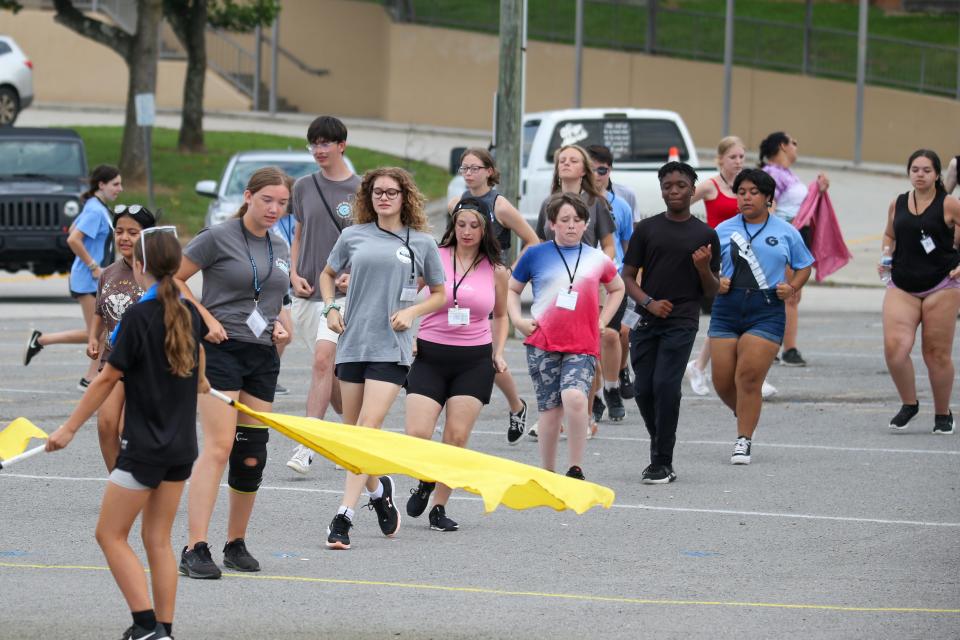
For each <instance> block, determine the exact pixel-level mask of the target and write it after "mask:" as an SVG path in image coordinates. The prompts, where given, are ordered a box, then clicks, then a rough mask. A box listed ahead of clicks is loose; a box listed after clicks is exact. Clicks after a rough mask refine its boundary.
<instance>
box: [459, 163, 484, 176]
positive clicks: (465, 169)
mask: <svg viewBox="0 0 960 640" xmlns="http://www.w3.org/2000/svg"><path fill="white" fill-rule="evenodd" d="M484 169H486V167H484V166H483V165H478V164H475V165H469V166H467V165H464V166H462V167H460V175H462V176H466V175H469V174H471V173H477V172H478V171H483V170H484Z"/></svg>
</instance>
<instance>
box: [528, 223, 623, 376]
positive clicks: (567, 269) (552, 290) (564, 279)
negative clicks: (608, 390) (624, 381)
mask: <svg viewBox="0 0 960 640" xmlns="http://www.w3.org/2000/svg"><path fill="white" fill-rule="evenodd" d="M558 249H559V251H558ZM581 249H582V253H580V251H581ZM561 254H562V255H563V258H561V257H560V256H561ZM578 254H579V255H580V263H579V265H578V264H577V255H578ZM564 262H566V266H564ZM574 269H576V273H575V274H574V280H573V291H574V292H576V293H577V306H576V308H575V309H573V310H570V309H564V308H561V307H558V306H557V296H558V295H559V294H560V293H561V292H566V291H568V290H569V289H570V275H569V273H574ZM616 276H617V267H616V266H615V265H614V264H613V261H612V260H611V259H610V258H608V257H607V256H606V255H605V254H604V253H603V252H602V251H600V250H599V249H595V248H593V247H590V246H587V245H585V244H580V245H577V246H575V247H561V246H559V245H557V244H556V243H555V242H553V241H550V242H544V243H542V244H538V245H535V246H533V247H530V248H529V249H527V251H526V252H525V253H524V254H523V256H521V257H520V261H519V262H518V263H517V266H516V268H514V270H513V279H514V280H516V281H517V282H521V283H523V284H526V283H527V282H533V306H532V307H531V312H532V314H533V317H534V319H535V320H536V321H537V328H536V330H535V331H534V332H533V333H532V334H530V336H529V337H528V338H527V339H526V340H525V341H524V344H528V345H530V346H533V347H537V348H538V349H543V350H544V351H556V352H559V353H581V354H586V355H592V356H595V357H600V349H599V347H600V327H599V321H600V284H601V283H603V284H606V283H608V282H610V281H611V280H613V279H614V278H615V277H616Z"/></svg>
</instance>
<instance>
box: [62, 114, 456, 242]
mask: <svg viewBox="0 0 960 640" xmlns="http://www.w3.org/2000/svg"><path fill="white" fill-rule="evenodd" d="M73 129H74V130H75V131H77V133H79V134H80V135H81V136H82V137H83V141H84V144H85V145H86V147H87V159H88V161H89V163H90V167H91V168H92V167H94V166H96V165H98V164H103V163H107V164H116V163H117V160H118V159H119V155H120V140H121V138H122V136H123V128H122V127H73ZM205 139H206V143H207V153H206V154H203V155H185V154H181V153H179V152H178V151H177V131H176V130H175V129H154V132H153V179H154V194H155V198H156V201H157V206H158V207H160V208H162V209H163V221H164V222H167V223H172V224H176V225H178V226H179V227H180V229H181V230H182V231H183V232H185V233H187V234H189V235H192V234H194V233H196V232H197V231H198V230H199V229H200V228H201V227H202V226H203V216H204V215H205V214H206V211H207V205H209V204H210V199H209V198H205V197H202V196H199V195H197V194H196V193H195V192H194V190H193V188H194V185H195V184H196V183H197V181H199V180H205V179H211V180H218V181H219V180H220V176H221V174H222V173H223V168H224V167H225V166H226V165H227V161H228V160H229V159H230V156H232V155H233V154H234V153H236V152H238V151H251V150H256V149H301V148H302V147H303V144H304V141H303V140H302V139H301V138H289V137H286V136H274V135H268V134H260V133H234V132H223V131H208V132H206V134H205ZM348 155H349V156H350V160H351V161H352V162H353V164H354V166H355V167H356V169H357V171H358V172H359V173H363V172H364V171H367V170H369V169H373V168H376V167H382V166H387V165H393V166H400V167H403V168H405V169H407V170H408V171H410V172H411V173H412V174H413V175H414V178H416V180H417V184H418V185H419V187H420V189H421V190H422V191H423V192H424V194H425V195H426V197H427V198H428V199H434V198H439V197H442V196H444V195H445V194H446V190H447V182H448V181H449V179H450V176H449V175H448V174H447V172H446V171H444V170H443V169H440V168H438V167H434V166H432V165H429V164H427V163H425V162H416V161H413V160H404V159H403V158H398V157H397V156H392V155H389V154H386V153H379V152H376V151H370V150H369V149H361V148H359V147H353V146H351V147H350V149H349V151H348ZM146 201H147V194H146V190H145V189H144V190H135V189H129V190H127V191H124V192H123V193H122V194H121V195H120V198H119V199H118V202H123V203H127V204H130V203H144V204H145V203H146Z"/></svg>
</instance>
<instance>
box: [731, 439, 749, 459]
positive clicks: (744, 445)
mask: <svg viewBox="0 0 960 640" xmlns="http://www.w3.org/2000/svg"><path fill="white" fill-rule="evenodd" d="M751 444H752V443H751V442H750V440H748V439H747V438H746V436H740V437H739V438H737V442H736V444H734V445H733V455H732V456H730V464H750V445H751Z"/></svg>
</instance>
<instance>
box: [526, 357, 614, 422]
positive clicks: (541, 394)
mask: <svg viewBox="0 0 960 640" xmlns="http://www.w3.org/2000/svg"><path fill="white" fill-rule="evenodd" d="M596 367H597V359H596V358H594V357H593V356H591V355H586V354H583V353H560V352H558V351H544V350H542V349H537V348H536V347H531V346H530V345H527V369H528V370H529V371H530V377H531V378H532V379H533V388H534V390H535V391H536V392H537V410H539V411H549V410H550V409H556V408H557V407H559V406H560V405H561V402H560V392H561V391H565V390H567V389H576V390H577V391H580V392H582V393H583V395H589V393H590V387H591V385H592V384H593V376H594V373H595V372H596Z"/></svg>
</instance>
